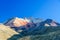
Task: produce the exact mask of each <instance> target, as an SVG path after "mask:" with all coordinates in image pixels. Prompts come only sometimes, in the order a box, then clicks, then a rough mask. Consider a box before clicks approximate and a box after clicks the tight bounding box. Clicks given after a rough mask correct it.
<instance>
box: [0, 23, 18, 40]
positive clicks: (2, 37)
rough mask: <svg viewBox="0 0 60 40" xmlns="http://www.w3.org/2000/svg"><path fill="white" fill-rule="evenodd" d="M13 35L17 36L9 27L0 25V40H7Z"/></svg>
mask: <svg viewBox="0 0 60 40" xmlns="http://www.w3.org/2000/svg"><path fill="white" fill-rule="evenodd" d="M14 34H18V33H17V32H16V31H14V30H13V29H11V28H10V27H9V26H5V25H3V24H0V40H7V39H8V38H10V37H11V36H13V35H14Z"/></svg>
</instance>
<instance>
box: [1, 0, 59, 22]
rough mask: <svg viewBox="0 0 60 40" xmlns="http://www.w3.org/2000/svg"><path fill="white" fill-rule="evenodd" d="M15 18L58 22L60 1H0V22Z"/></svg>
mask: <svg viewBox="0 0 60 40" xmlns="http://www.w3.org/2000/svg"><path fill="white" fill-rule="evenodd" d="M16 16H17V17H38V18H42V19H47V18H50V19H53V20H55V21H57V22H60V0H0V22H4V21H6V20H7V19H9V18H11V17H16Z"/></svg>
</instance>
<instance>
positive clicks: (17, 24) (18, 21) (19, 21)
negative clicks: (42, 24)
mask: <svg viewBox="0 0 60 40" xmlns="http://www.w3.org/2000/svg"><path fill="white" fill-rule="evenodd" d="M27 23H28V22H27V21H26V20H21V19H15V21H14V22H13V25H14V26H16V27H20V26H24V25H27Z"/></svg>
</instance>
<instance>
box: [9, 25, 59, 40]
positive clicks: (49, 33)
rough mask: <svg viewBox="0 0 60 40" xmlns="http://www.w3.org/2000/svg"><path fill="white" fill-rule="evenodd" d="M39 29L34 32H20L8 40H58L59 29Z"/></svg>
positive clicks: (43, 27)
mask: <svg viewBox="0 0 60 40" xmlns="http://www.w3.org/2000/svg"><path fill="white" fill-rule="evenodd" d="M41 27H42V29H41ZM41 27H38V28H36V29H35V30H33V29H32V30H30V31H22V32H21V33H19V34H17V35H13V36H12V37H11V38H9V39H8V40H60V32H59V31H60V27H52V26H50V27H45V26H41Z"/></svg>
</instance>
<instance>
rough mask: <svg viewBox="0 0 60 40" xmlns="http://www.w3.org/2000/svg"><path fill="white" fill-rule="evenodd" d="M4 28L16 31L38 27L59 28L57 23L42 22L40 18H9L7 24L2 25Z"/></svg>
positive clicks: (48, 20) (50, 20)
mask: <svg viewBox="0 0 60 40" xmlns="http://www.w3.org/2000/svg"><path fill="white" fill-rule="evenodd" d="M4 25H6V26H10V27H11V28H13V29H14V30H16V31H20V30H28V29H31V28H35V27H38V26H47V27H49V26H54V27H57V26H60V24H59V23H58V22H55V21H54V20H52V19H46V20H42V19H40V18H18V17H14V18H10V19H9V20H8V21H7V22H5V23H4Z"/></svg>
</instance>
